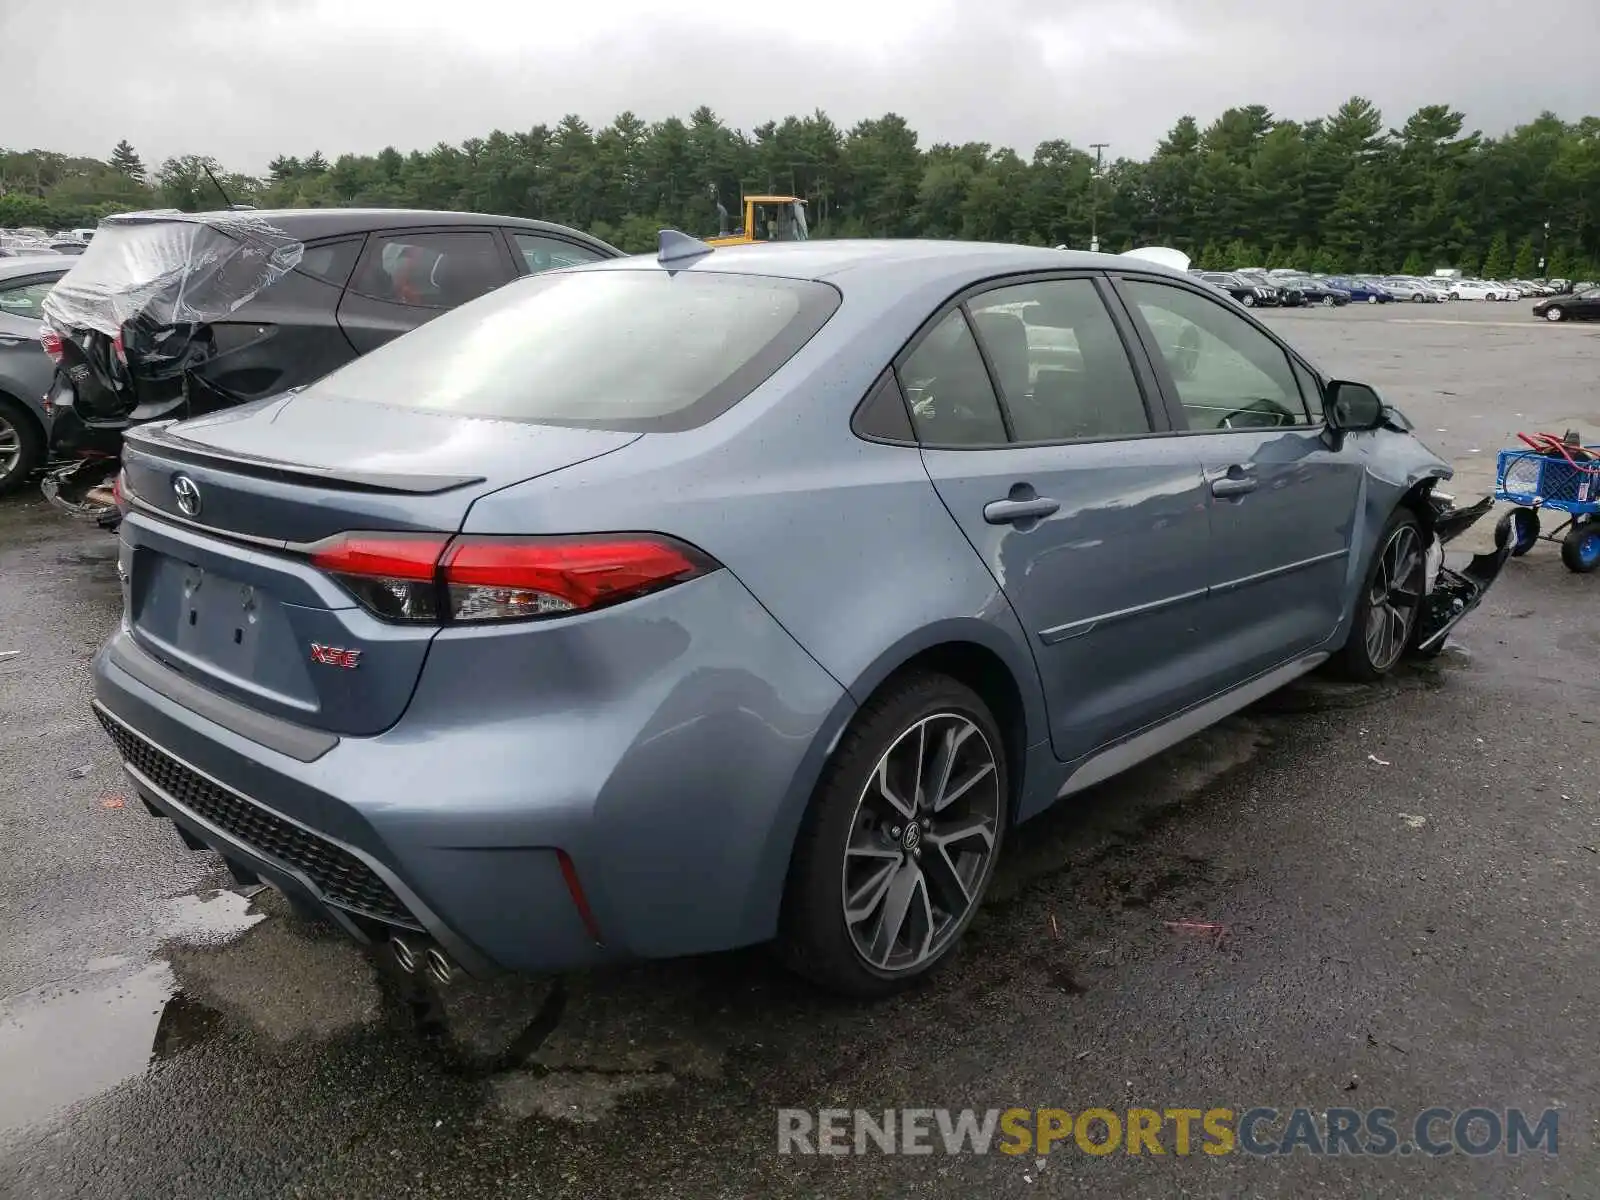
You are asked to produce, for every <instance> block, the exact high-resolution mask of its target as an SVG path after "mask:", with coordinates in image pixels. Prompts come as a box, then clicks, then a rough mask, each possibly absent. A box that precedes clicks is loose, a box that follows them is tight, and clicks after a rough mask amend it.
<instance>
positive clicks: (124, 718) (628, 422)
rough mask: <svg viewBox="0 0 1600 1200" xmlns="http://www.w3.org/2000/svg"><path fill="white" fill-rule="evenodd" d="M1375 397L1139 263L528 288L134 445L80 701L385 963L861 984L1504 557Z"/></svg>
mask: <svg viewBox="0 0 1600 1200" xmlns="http://www.w3.org/2000/svg"><path fill="white" fill-rule="evenodd" d="M1407 429H1408V427H1407V426H1406V425H1405V423H1404V419H1403V418H1402V417H1400V415H1399V414H1397V413H1395V412H1394V411H1393V410H1392V409H1389V408H1387V407H1386V406H1384V405H1383V404H1382V402H1381V401H1380V400H1379V398H1378V397H1377V395H1376V394H1375V393H1374V392H1373V391H1372V390H1371V389H1370V388H1367V387H1365V386H1363V385H1361V384H1358V383H1352V382H1347V381H1337V380H1330V379H1327V378H1325V377H1323V376H1322V375H1320V374H1319V373H1318V372H1317V371H1316V370H1314V369H1313V368H1312V366H1311V365H1310V364H1308V363H1307V362H1306V361H1305V360H1304V359H1303V358H1302V357H1300V356H1299V355H1298V354H1297V353H1295V352H1294V351H1293V350H1292V349H1290V348H1289V347H1287V346H1286V345H1285V344H1284V343H1283V342H1281V341H1280V340H1279V339H1278V338H1277V337H1276V335H1274V334H1273V333H1272V332H1270V331H1269V330H1267V329H1265V328H1264V327H1263V326H1261V325H1259V324H1257V323H1256V322H1255V321H1254V320H1253V319H1252V317H1251V316H1250V315H1249V314H1248V313H1246V312H1244V311H1242V310H1241V309H1240V308H1239V307H1238V306H1237V305H1234V304H1231V303H1229V302H1228V301H1227V300H1226V299H1224V298H1221V297H1219V296H1217V295H1216V293H1215V292H1213V291H1211V290H1210V289H1208V288H1205V287H1203V286H1202V285H1198V284H1195V283H1193V282H1191V281H1190V280H1189V279H1187V278H1186V277H1184V276H1183V275H1180V274H1177V273H1174V272H1170V271H1166V270H1164V269H1162V268H1160V267H1157V266H1155V265H1153V264H1151V263H1148V262H1144V261H1141V260H1139V259H1136V258H1131V257H1120V256H1118V257H1114V256H1099V255H1086V254H1079V253H1071V252H1062V251H1058V250H1047V249H1029V248H1025V247H1014V246H991V245H971V244H961V243H949V242H916V241H905V242H874V241H846V242H831V243H830V242H810V243H804V244H794V245H770V246H751V247H735V248H726V249H718V250H715V251H711V250H710V249H709V248H708V247H705V246H703V245H701V244H699V243H695V242H693V241H692V239H686V238H683V237H682V236H681V235H663V251H662V254H661V255H659V256H657V257H643V258H630V259H622V260H617V261H613V262H606V263H598V264H594V265H592V266H586V267H581V268H577V269H571V270H562V271H556V272H553V273H550V274H548V275H543V276H540V277H536V278H530V279H524V280H519V281H517V282H513V283H511V284H509V285H507V286H505V287H503V288H501V289H500V290H498V291H496V292H493V293H491V294H490V295H488V296H486V297H484V298H482V299H479V300H476V301H474V302H472V303H470V304H468V305H466V306H465V307H463V308H461V309H459V310H456V311H454V312H450V313H446V314H443V315H441V316H439V317H438V318H437V319H436V320H434V321H431V322H429V323H428V324H426V325H424V326H423V327H421V328H420V329H418V330H416V331H415V332H412V333H408V334H406V335H405V336H403V337H401V338H399V339H398V340H396V341H395V342H393V343H391V344H390V345H388V346H386V347H384V348H381V349H379V350H376V351H374V352H373V353H372V354H370V355H368V356H367V357H365V358H362V359H359V360H357V361H355V362H353V363H351V364H349V365H348V366H345V367H342V368H340V369H339V370H337V371H335V372H334V373H332V374H331V375H328V376H326V377H325V378H323V379H322V380H321V381H319V382H316V383H313V384H312V385H310V386H309V387H306V388H304V389H303V390H299V391H296V392H295V393H293V394H287V395H283V396H280V397H277V398H274V399H271V400H266V401H261V402H258V403H255V404H253V405H249V406H246V407H243V408H239V409H234V410H231V411H227V412H222V413H218V414H215V415H213V416H208V417H203V418H200V419H196V420H192V421H189V422H186V423H183V424H170V423H168V424H163V425H152V426H147V427H144V428H141V429H138V430H136V431H134V432H132V433H130V434H129V436H128V439H127V445H126V454H125V470H124V473H123V477H122V479H121V480H120V482H119V486H120V494H121V504H122V505H123V507H124V509H125V511H126V517H125V519H124V521H123V523H122V526H121V534H120V536H121V539H122V553H121V570H120V573H121V577H122V579H123V586H124V593H125V602H126V609H125V615H124V618H123V621H122V624H121V627H120V629H118V631H117V632H116V633H115V635H114V636H113V637H112V638H111V640H110V642H109V643H108V644H107V645H106V646H105V648H104V649H103V650H102V651H101V653H100V654H99V656H98V658H97V660H96V664H95V670H96V695H97V699H96V708H97V711H98V713H99V715H100V717H101V720H102V721H103V723H104V725H105V727H106V730H107V731H108V733H109V734H110V736H111V737H112V739H113V740H114V741H115V743H116V745H117V747H118V750H119V752H120V754H121V756H122V758H123V759H124V760H125V762H126V764H127V768H128V771H129V773H130V774H131V776H132V779H133V781H134V783H135V785H136V786H137V790H138V792H139V794H140V795H141V796H143V798H144V799H145V801H146V802H147V804H148V805H149V807H150V808H151V809H152V810H153V811H154V812H156V813H158V814H161V815H164V816H167V817H170V818H172V819H173V821H174V822H175V823H176V824H177V826H178V828H179V830H180V831H181V832H182V835H183V837H184V839H185V840H186V841H187V842H188V843H189V844H190V845H191V846H192V847H195V848H199V847H211V848H213V849H215V850H217V851H219V852H220V853H221V854H222V855H223V857H224V858H225V859H226V860H227V861H228V863H229V865H230V867H231V868H232V869H233V871H234V873H235V875H236V876H237V877H238V878H240V879H242V880H256V879H262V880H266V881H268V882H270V883H272V884H274V885H276V886H277V887H279V888H281V889H282V890H283V891H284V892H286V893H287V894H288V895H289V896H290V897H291V899H293V900H295V901H296V903H298V904H300V905H302V906H303V907H305V908H307V909H310V910H313V911H316V912H319V913H322V914H324V915H327V916H331V917H332V918H333V919H334V920H336V921H337V922H338V923H339V924H340V925H342V926H343V927H344V928H345V929H346V930H347V931H348V932H350V933H351V934H353V935H355V936H357V937H359V938H362V939H364V940H366V941H368V942H373V943H378V944H383V945H387V946H388V947H389V949H390V950H391V951H392V953H393V954H394V955H395V957H396V958H397V959H398V960H399V961H400V963H401V965H402V966H403V967H405V968H406V969H408V970H416V971H430V972H431V973H432V974H434V975H435V976H436V977H438V978H441V979H447V978H449V977H450V976H451V975H452V974H453V973H454V972H456V971H458V970H462V969H465V970H469V971H481V970H487V969H491V968H511V969H517V970H525V971H544V970H556V969H564V968H570V967H574V966H579V965H583V964H589V963H596V962H600V961H604V960H614V959H621V958H632V957H657V956H667V955H683V954H693V953H698V952H704V951H713V950H720V949H726V948H729V947H735V946H741V945H746V944H751V943H758V942H765V941H769V940H770V941H776V942H777V944H778V945H779V946H780V947H781V948H782V951H783V953H784V954H785V956H786V957H787V959H788V961H790V962H791V963H792V964H793V965H794V966H795V967H797V968H798V969H799V970H801V971H802V972H804V973H806V974H808V975H810V976H811V977H812V978H814V979H817V980H819V981H821V982H823V983H825V984H827V985H829V986H831V987H834V988H838V989H841V990H844V991H847V992H852V993H856V994H873V993H877V992H882V991H885V990H888V989H890V988H893V987H895V986H897V985H899V984H902V983H905V982H906V981H909V980H912V979H915V978H918V977H919V976H921V975H923V974H924V973H925V972H927V971H928V970H929V969H930V968H932V967H933V966H935V965H936V964H938V963H939V962H941V961H942V960H944V959H945V958H946V957H947V956H948V954H949V952H950V951H951V949H952V948H953V947H954V945H955V944H956V942H957V941H958V939H959V938H960V936H961V934H962V932H963V930H964V929H965V928H966V927H967V925H968V923H969V922H970V921H971V919H972V916H973V913H974V911H975V909H976V907H977V905H978V904H979V902H980V901H981V898H982V896H983V894H984V889H985V887H986V886H987V884H988V883H989V879H990V876H991V873H992V871H993V868H994V863H995V858H996V855H997V854H998V853H999V851H1000V848H1001V844H1002V842H1003V841H1004V840H1005V838H1006V837H1007V835H1008V833H1009V832H1010V831H1011V830H1013V829H1014V828H1015V827H1016V826H1017V825H1018V824H1019V823H1021V822H1024V821H1026V820H1028V819H1029V818H1030V817H1033V816H1035V815H1036V814H1038V813H1039V812H1041V811H1042V810H1044V809H1045V808H1047V807H1049V806H1050V805H1051V804H1052V803H1054V802H1055V801H1056V800H1057V799H1059V798H1060V797H1063V796H1066V795H1068V794H1070V793H1073V792H1077V791H1079V790H1081V789H1083V788H1085V787H1088V786H1089V785H1091V784H1093V783H1095V782H1097V781H1099V780H1102V779H1104V778H1106V777H1107V776H1109V775H1111V774H1113V773H1115V772H1117V771H1120V770H1122V769H1123V768H1126V767H1128V766H1129V765H1131V764H1133V763H1135V762H1138V761H1139V760H1141V759H1143V758H1146V757H1148V756H1149V755H1151V754H1154V753H1156V752H1157V751H1159V750H1160V749H1162V748H1163V747H1165V746H1169V745H1171V744H1172V743H1174V742H1176V741H1178V740H1180V739H1182V738H1184V737H1186V736H1188V735H1189V734H1191V733H1193V732H1195V731H1196V730H1198V729H1200V728H1202V727H1203V726H1205V725H1207V724H1208V723H1210V722H1213V721H1216V720H1217V719H1219V718H1220V717H1222V716H1224V715H1225V714H1227V713H1229V712H1232V711H1234V710H1236V709H1238V708H1240V707H1241V706H1243V705H1245V704H1247V703H1249V702H1250V701H1252V700H1253V699H1255V698H1257V697H1259V696H1261V695H1263V694H1264V693H1266V692H1268V691H1271V690H1272V689H1274V688H1277V687H1279V686H1281V685H1283V684H1284V683H1286V682H1288V681H1289V680H1291V679H1293V678H1295V677H1296V676H1298V675H1301V674H1302V673H1304V672H1306V671H1309V670H1311V669H1313V668H1315V667H1316V666H1318V665H1319V664H1321V663H1323V662H1325V661H1327V660H1329V659H1335V660H1337V661H1338V663H1339V664H1340V665H1341V666H1342V667H1343V668H1344V670H1345V671H1346V672H1347V673H1349V674H1352V675H1354V676H1356V677H1358V678H1362V679H1374V678H1376V677H1378V676H1381V675H1383V674H1384V673H1385V672H1387V671H1389V670H1390V669H1391V668H1393V667H1394V666H1395V664H1396V663H1397V662H1398V661H1399V659H1400V658H1401V656H1402V655H1403V654H1405V653H1407V652H1408V651H1409V652H1421V653H1427V652H1430V651H1432V650H1434V649H1437V647H1438V646H1439V645H1440V644H1441V643H1442V641H1443V639H1444V636H1445V633H1446V632H1447V630H1448V628H1449V627H1450V625H1451V624H1452V623H1453V622H1454V621H1456V620H1459V619H1460V617H1461V615H1462V614H1464V613H1465V612H1467V611H1469V610H1470V609H1471V608H1472V607H1473V605H1475V604H1476V603H1477V600H1478V598H1479V597H1480V596H1481V595H1482V593H1483V590H1484V589H1485V588H1486V587H1487V586H1488V585H1489V582H1490V581H1491V580H1492V578H1493V576H1494V573H1495V571H1496V570H1498V568H1499V565H1500V563H1501V562H1503V560H1504V556H1505V551H1503V550H1502V551H1498V552H1496V553H1494V554H1491V555H1484V556H1479V557H1478V558H1477V559H1474V560H1473V562H1472V563H1471V564H1470V565H1468V566H1467V567H1466V568H1465V569H1464V570H1462V571H1453V570H1450V569H1448V568H1444V567H1442V566H1441V565H1440V556H1439V554H1438V553H1437V552H1436V551H1437V547H1438V542H1439V541H1440V540H1442V539H1443V538H1447V537H1448V536H1450V535H1451V534H1452V533H1454V532H1456V531H1457V530H1458V529H1459V528H1460V527H1462V526H1463V525H1464V524H1466V523H1467V522H1468V521H1470V520H1471V519H1473V518H1474V517H1475V516H1477V515H1480V513H1481V511H1482V510H1481V508H1478V509H1473V510H1469V511H1466V512H1465V513H1463V512H1458V511H1456V510H1454V509H1452V508H1451V506H1450V505H1449V503H1448V502H1447V501H1446V500H1445V499H1443V498H1441V497H1439V496H1436V495H1435V494H1434V485H1435V484H1436V483H1437V482H1438V481H1439V480H1442V479H1446V478H1448V477H1449V474H1450V472H1449V468H1448V467H1447V466H1446V465H1445V464H1444V463H1443V462H1441V461H1440V460H1439V459H1438V458H1436V457H1435V456H1434V455H1433V454H1432V453H1430V452H1429V451H1428V450H1427V449H1426V448H1424V447H1423V446H1422V445H1421V444H1420V443H1419V442H1417V441H1416V440H1414V439H1413V438H1412V437H1411V436H1410V434H1409V432H1407Z"/></svg>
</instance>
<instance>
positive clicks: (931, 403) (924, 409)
mask: <svg viewBox="0 0 1600 1200" xmlns="http://www.w3.org/2000/svg"><path fill="white" fill-rule="evenodd" d="M900 383H901V385H902V386H903V387H904V388H905V393H906V398H907V400H909V401H910V404H911V423H912V425H913V426H914V427H915V428H916V432H917V440H918V441H919V442H921V443H922V444H923V445H925V446H946V447H970V446H997V445H1005V444H1006V441H1007V437H1006V423H1005V418H1004V417H1002V416H1001V415H1000V401H999V400H998V399H997V398H996V397H995V394H994V388H993V386H992V385H991V384H990V383H989V373H988V371H987V370H986V369H985V368H984V365H983V355H982V353H981V352H980V351H979V350H978V343H977V342H976V341H975V340H974V339H973V336H972V328H971V326H969V325H968V324H967V317H966V314H965V313H964V312H962V310H961V309H959V308H954V309H951V310H950V311H949V312H948V313H946V314H945V316H944V318H943V319H942V320H941V321H940V322H939V323H938V324H937V325H935V326H934V327H933V328H932V329H930V330H929V331H928V333H927V335H926V336H924V337H923V339H922V341H921V342H919V343H918V344H917V348H916V349H915V350H913V351H912V352H911V353H910V354H909V355H907V356H906V360H905V362H904V363H903V364H902V365H901V367H900Z"/></svg>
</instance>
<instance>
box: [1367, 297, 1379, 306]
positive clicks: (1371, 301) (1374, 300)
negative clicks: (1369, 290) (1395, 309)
mask: <svg viewBox="0 0 1600 1200" xmlns="http://www.w3.org/2000/svg"><path fill="white" fill-rule="evenodd" d="M1377 302H1378V298H1377V297H1376V296H1368V297H1367V303H1368V304H1376V303H1377Z"/></svg>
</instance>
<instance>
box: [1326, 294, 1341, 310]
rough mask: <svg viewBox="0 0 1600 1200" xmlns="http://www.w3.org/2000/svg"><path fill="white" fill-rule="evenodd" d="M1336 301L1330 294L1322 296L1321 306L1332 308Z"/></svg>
mask: <svg viewBox="0 0 1600 1200" xmlns="http://www.w3.org/2000/svg"><path fill="white" fill-rule="evenodd" d="M1337 303H1338V301H1337V300H1335V299H1334V298H1333V297H1332V296H1324V297H1323V298H1322V307H1323V308H1332V307H1333V306H1334V305H1335V304H1337Z"/></svg>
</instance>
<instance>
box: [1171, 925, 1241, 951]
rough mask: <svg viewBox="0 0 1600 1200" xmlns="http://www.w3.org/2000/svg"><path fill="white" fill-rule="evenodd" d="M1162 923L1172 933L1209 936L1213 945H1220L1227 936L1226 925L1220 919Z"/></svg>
mask: <svg viewBox="0 0 1600 1200" xmlns="http://www.w3.org/2000/svg"><path fill="white" fill-rule="evenodd" d="M1162 924H1164V925H1165V926H1166V927H1167V928H1168V929H1170V930H1172V931H1173V932H1174V933H1187V934H1191V935H1193V936H1195V937H1204V938H1209V939H1210V940H1211V944H1212V945H1214V946H1220V945H1221V944H1222V942H1223V940H1224V939H1225V938H1226V937H1227V936H1228V927H1227V926H1226V925H1224V924H1222V923H1221V922H1220V921H1163V922H1162Z"/></svg>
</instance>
